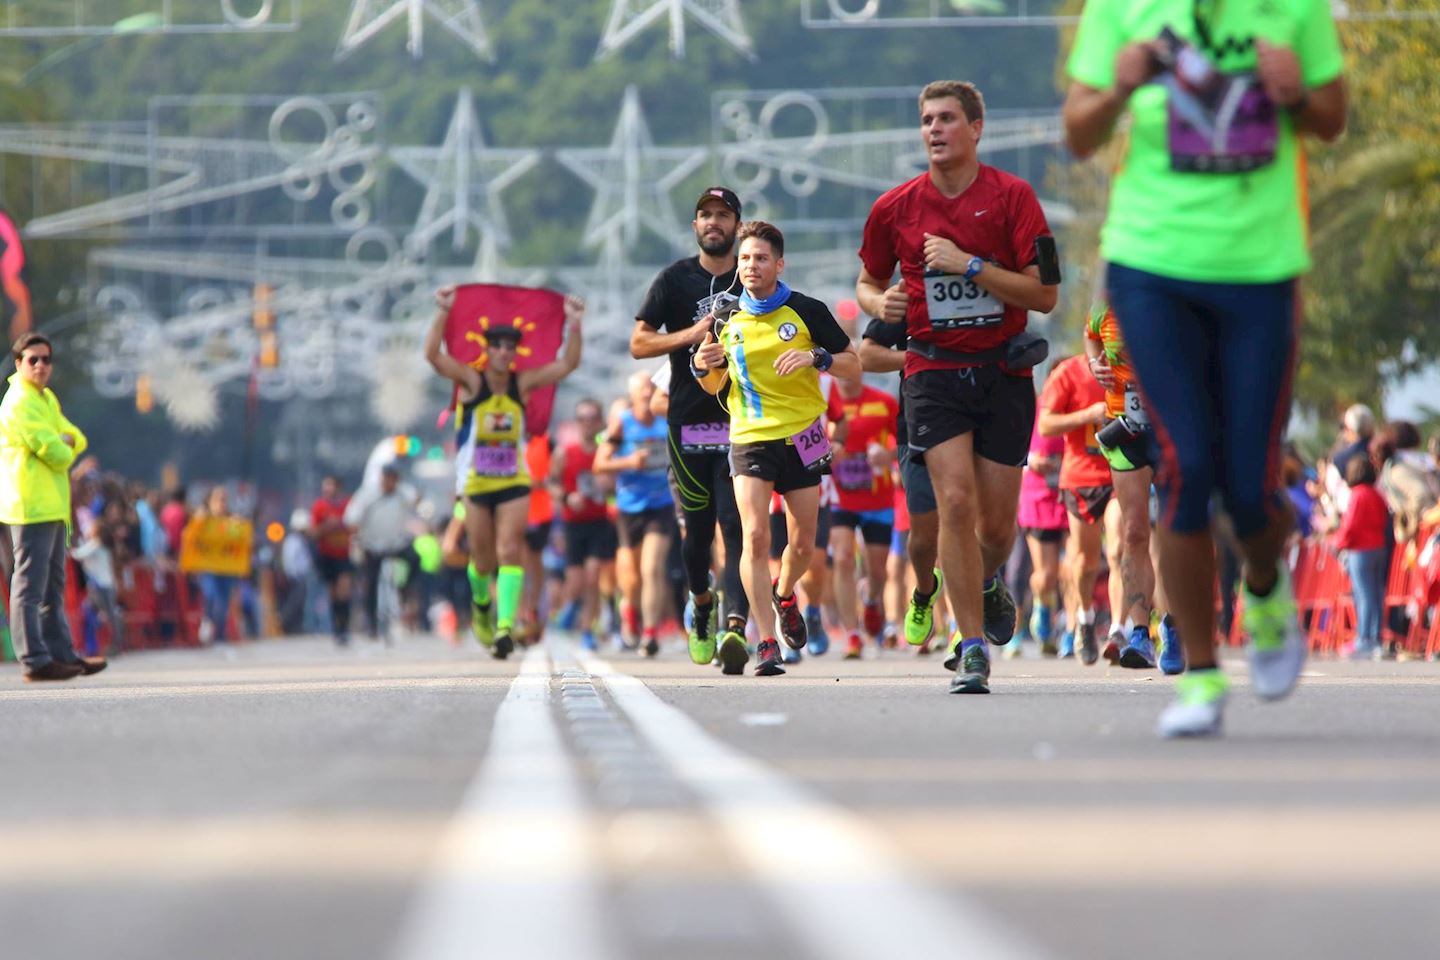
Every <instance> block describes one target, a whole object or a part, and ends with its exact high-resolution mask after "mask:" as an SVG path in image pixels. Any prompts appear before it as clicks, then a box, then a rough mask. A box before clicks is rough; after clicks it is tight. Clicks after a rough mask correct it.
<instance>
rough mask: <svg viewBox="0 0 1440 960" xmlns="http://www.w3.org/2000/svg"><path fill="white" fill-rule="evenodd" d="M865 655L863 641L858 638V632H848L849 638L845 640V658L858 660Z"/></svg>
mask: <svg viewBox="0 0 1440 960" xmlns="http://www.w3.org/2000/svg"><path fill="white" fill-rule="evenodd" d="M864 655H865V641H864V640H861V639H860V634H858V633H852V634H850V639H849V640H846V641H845V659H846V660H859V659H860V658H861V657H863V656H864Z"/></svg>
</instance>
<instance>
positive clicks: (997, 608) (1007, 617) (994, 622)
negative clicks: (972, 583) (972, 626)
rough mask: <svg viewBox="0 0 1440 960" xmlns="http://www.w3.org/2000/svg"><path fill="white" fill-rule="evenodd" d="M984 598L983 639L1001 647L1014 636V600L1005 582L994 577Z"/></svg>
mask: <svg viewBox="0 0 1440 960" xmlns="http://www.w3.org/2000/svg"><path fill="white" fill-rule="evenodd" d="M984 597H985V639H986V640H988V641H990V642H991V643H993V644H995V646H997V647H1003V646H1004V645H1005V644H1007V643H1009V642H1010V638H1011V637H1013V636H1015V598H1014V597H1012V596H1010V588H1009V587H1007V586H1005V581H1004V580H1003V579H1001V578H1000V577H996V578H995V579H994V581H993V582H992V583H991V584H990V589H988V590H986V591H985V593H984Z"/></svg>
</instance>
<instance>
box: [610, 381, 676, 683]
mask: <svg viewBox="0 0 1440 960" xmlns="http://www.w3.org/2000/svg"><path fill="white" fill-rule="evenodd" d="M628 386H629V388H630V390H629V392H630V403H629V406H628V407H626V408H625V409H624V410H621V411H620V412H619V413H618V415H616V416H614V417H612V419H611V421H610V426H609V428H608V429H607V431H606V434H605V440H604V442H602V443H601V444H600V447H599V449H598V450H597V451H596V453H595V466H594V470H595V472H596V473H600V474H614V476H615V505H616V507H617V508H618V509H619V511H620V520H619V525H618V526H619V530H620V548H621V549H620V552H619V555H618V557H617V561H616V563H617V565H616V571H615V572H616V575H617V576H618V577H619V580H620V593H621V594H622V596H623V597H624V605H623V607H622V608H621V611H620V614H621V620H622V622H623V623H624V628H625V631H626V632H627V634H628V637H627V639H628V640H633V641H637V642H638V645H639V646H640V649H641V651H642V652H643V653H644V654H645V656H647V657H653V656H655V655H656V654H658V653H659V652H660V621H661V620H662V619H663V618H664V616H665V594H666V592H667V591H666V587H665V583H666V573H665V559H666V554H667V553H668V552H669V550H670V539H671V537H672V536H674V532H675V515H674V510H675V507H674V501H673V500H672V499H671V497H670V484H669V481H668V480H667V479H666V476H665V460H666V457H665V448H666V447H667V446H668V440H669V436H670V428H669V427H668V426H667V425H666V422H665V418H664V417H657V416H655V414H654V413H653V412H652V411H651V409H650V400H651V397H652V396H653V395H654V393H655V385H654V384H653V383H651V382H650V376H649V374H646V373H643V372H637V373H632V374H631V375H630V380H629V383H628ZM637 627H640V629H638V630H637V629H636V628H637Z"/></svg>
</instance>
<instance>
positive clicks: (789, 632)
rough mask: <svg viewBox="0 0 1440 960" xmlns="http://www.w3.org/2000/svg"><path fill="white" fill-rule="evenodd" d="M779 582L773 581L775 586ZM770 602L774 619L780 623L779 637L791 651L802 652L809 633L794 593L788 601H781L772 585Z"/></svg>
mask: <svg viewBox="0 0 1440 960" xmlns="http://www.w3.org/2000/svg"><path fill="white" fill-rule="evenodd" d="M779 582H780V581H778V580H777V581H775V583H776V584H778V583H779ZM770 601H771V604H772V605H773V606H774V607H775V617H776V619H777V620H779V622H780V636H782V637H784V638H785V643H786V645H787V646H789V647H790V649H791V650H804V649H805V641H806V639H807V638H808V637H809V632H808V631H807V630H806V629H805V615H804V614H803V613H801V611H800V601H799V600H798V599H797V598H796V596H795V594H794V593H791V594H790V599H788V600H781V599H780V595H779V594H778V593H776V592H775V587H774V586H773V585H772V586H771V588H770Z"/></svg>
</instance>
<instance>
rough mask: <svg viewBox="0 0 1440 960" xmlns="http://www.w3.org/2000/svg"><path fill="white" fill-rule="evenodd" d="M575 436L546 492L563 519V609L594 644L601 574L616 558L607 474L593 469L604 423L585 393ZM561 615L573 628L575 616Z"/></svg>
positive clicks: (554, 466) (583, 640)
mask: <svg viewBox="0 0 1440 960" xmlns="http://www.w3.org/2000/svg"><path fill="white" fill-rule="evenodd" d="M575 426H576V430H577V433H578V436H577V437H576V439H575V440H574V441H573V442H571V443H567V444H566V445H565V446H564V447H562V448H561V450H560V453H559V455H558V456H556V457H555V458H554V459H553V460H552V461H551V464H550V493H551V496H553V497H554V499H555V502H557V503H559V504H560V520H561V522H562V523H563V524H564V525H565V605H566V606H565V609H566V611H567V613H566V614H564V615H562V616H563V617H564V618H565V620H568V618H569V614H568V611H570V610H574V611H575V612H576V613H577V614H578V618H579V627H580V644H581V646H583V647H584V648H585V649H586V650H594V649H596V648H597V646H598V644H597V643H596V641H595V621H596V619H597V618H598V617H599V616H600V575H601V572H602V571H603V570H604V569H605V567H606V566H613V565H614V563H615V549H616V546H617V544H616V540H615V526H614V524H612V523H611V522H610V515H609V512H608V508H607V506H606V502H605V501H606V497H607V496H608V495H609V492H610V480H609V478H602V477H600V476H598V475H597V474H596V473H595V451H596V449H597V448H598V447H599V444H598V442H597V441H596V437H598V436H599V435H600V433H601V431H602V430H604V428H605V420H604V416H603V414H602V413H601V410H600V404H599V402H598V401H596V400H593V399H591V398H589V397H586V398H585V399H584V400H581V401H580V402H579V403H577V404H575ZM565 620H562V623H561V627H562V628H564V629H572V628H573V627H574V626H575V623H574V622H568V623H567V622H565Z"/></svg>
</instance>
